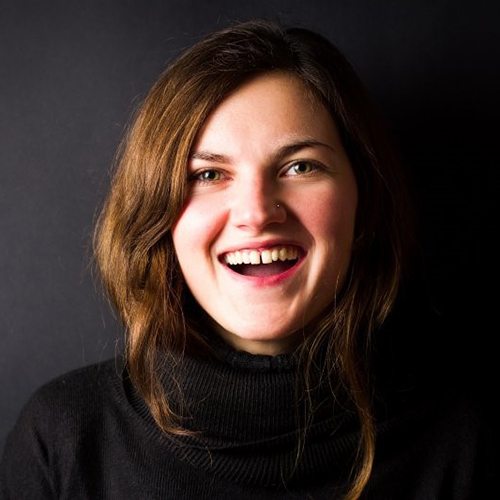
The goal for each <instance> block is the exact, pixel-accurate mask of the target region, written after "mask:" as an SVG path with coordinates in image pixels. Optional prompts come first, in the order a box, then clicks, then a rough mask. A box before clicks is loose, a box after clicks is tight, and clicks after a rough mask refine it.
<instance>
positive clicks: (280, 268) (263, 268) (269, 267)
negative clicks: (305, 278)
mask: <svg viewBox="0 0 500 500" xmlns="http://www.w3.org/2000/svg"><path fill="white" fill-rule="evenodd" d="M295 262H296V261H294V260H286V261H284V262H281V261H277V262H273V263H271V264H257V265H253V264H240V265H238V266H231V269H233V270H234V271H236V272H237V273H240V274H244V275H245V276H257V277H262V276H273V275H275V274H280V273H283V272H285V271H286V270H287V269H290V268H291V267H292V266H293V265H294V264H295Z"/></svg>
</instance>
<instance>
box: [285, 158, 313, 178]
mask: <svg viewBox="0 0 500 500" xmlns="http://www.w3.org/2000/svg"><path fill="white" fill-rule="evenodd" d="M318 168H319V167H318V165H316V164H315V163H313V162H310V161H296V162H295V163H292V164H291V165H290V166H289V167H288V168H287V169H286V171H285V175H293V176H295V175H306V174H310V173H311V172H314V171H315V170H318Z"/></svg>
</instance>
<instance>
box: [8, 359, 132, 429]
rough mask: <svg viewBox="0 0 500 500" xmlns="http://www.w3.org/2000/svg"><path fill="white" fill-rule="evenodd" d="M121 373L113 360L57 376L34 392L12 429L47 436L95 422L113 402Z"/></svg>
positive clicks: (117, 364)
mask: <svg viewBox="0 0 500 500" xmlns="http://www.w3.org/2000/svg"><path fill="white" fill-rule="evenodd" d="M121 373H122V368H121V362H120V361H118V360H114V359H113V360H108V361H104V362H101V363H97V364H93V365H90V366H86V367H83V368H79V369H76V370H73V371H70V372H68V373H65V374H63V375H60V376H58V377H57V378H55V379H53V380H51V381H50V382H48V383H46V384H44V385H43V386H41V387H40V388H39V389H38V390H36V391H35V393H34V394H33V395H32V397H31V398H30V400H29V401H28V402H27V404H26V405H25V406H24V408H23V409H22V411H21V414H20V416H19V419H18V422H17V424H16V428H19V427H21V428H24V429H25V430H27V429H28V428H30V429H32V430H35V431H36V432H37V434H40V435H46V436H50V435H57V434H58V433H59V432H60V431H62V430H63V429H65V428H68V427H71V428H72V430H75V426H84V425H85V424H86V423H88V422H89V421H91V420H97V419H99V418H100V416H101V415H102V413H103V411H105V409H106V407H107V406H109V405H112V404H113V401H115V400H116V399H117V394H118V392H117V389H119V388H120V386H121V383H120V382H121V377H122V375H121Z"/></svg>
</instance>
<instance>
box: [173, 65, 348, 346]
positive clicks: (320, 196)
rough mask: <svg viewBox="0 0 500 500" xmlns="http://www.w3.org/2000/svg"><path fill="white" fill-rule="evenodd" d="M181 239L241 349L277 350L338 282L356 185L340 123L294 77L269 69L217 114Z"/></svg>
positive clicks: (203, 134) (185, 259)
mask: <svg viewBox="0 0 500 500" xmlns="http://www.w3.org/2000/svg"><path fill="white" fill-rule="evenodd" d="M189 177H190V193H189V197H188V200H187V203H186V205H185V207H184V209H183V211H182V213H181V215H180V217H179V219H178V220H177V222H176V224H175V226H174V228H173V242H174V246H175V251H176V253H177V257H178V259H179V263H180V267H181V270H182V273H183V275H184V277H185V280H186V283H187V285H188V287H189V289H190V290H191V293H192V294H193V296H194V297H195V299H196V300H197V301H198V303H199V304H200V305H201V307H202V308H203V309H204V310H205V311H206V312H207V313H208V315H209V316H210V317H211V318H212V320H213V321H214V324H215V328H216V330H217V331H218V333H219V334H220V335H222V337H223V338H225V339H226V341H227V342H229V343H230V344H231V345H233V346H234V347H235V348H237V349H241V350H245V351H247V352H251V353H255V354H270V355H275V354H279V353H282V352H286V351H287V350H289V349H290V348H291V347H292V346H293V345H294V344H295V343H296V342H297V340H298V338H300V337H302V335H303V333H302V328H303V327H304V326H305V325H307V323H309V321H311V320H312V319H314V318H315V317H317V316H318V315H319V314H320V313H321V312H323V311H324V310H325V308H327V307H328V306H329V305H331V304H332V301H333V299H334V297H335V294H336V292H337V291H338V290H339V289H340V287H341V285H342V282H343V280H344V277H345V275H346V271H347V268H348V266H349V260H350V255H351V247H352V241H353V233H354V223H355V215H356V205H357V187H356V181H355V178H354V174H353V171H352V168H351V165H350V162H349V159H348V157H347V155H346V152H345V151H344V148H343V147H342V144H341V142H340V138H339V135H338V132H337V129H336V126H335V123H334V121H333V119H332V117H331V116H330V114H329V112H328V111H327V110H326V108H325V107H324V106H323V105H322V104H320V103H319V102H318V101H317V100H315V99H314V98H312V97H311V96H310V93H308V92H307V90H306V88H305V86H304V85H303V84H302V83H301V82H300V80H298V79H297V78H296V77H293V76H291V75H289V74H286V73H279V72H274V73H267V74H264V75H261V76H258V77H255V78H254V79H252V80H250V81H249V82H247V83H245V84H244V85H243V86H241V87H240V88H238V89H237V90H236V91H235V92H234V93H232V94H231V95H230V96H228V97H227V98H226V99H225V100H224V101H222V103H221V104H220V105H219V106H218V107H217V108H216V109H215V110H214V112H213V113H212V114H211V115H210V116H209V118H208V119H207V121H206V123H205V124H204V127H203V128H202V129H201V131H200V134H199V136H198V138H197V140H196V142H195V145H194V148H193V151H192V155H191V158H190V161H189Z"/></svg>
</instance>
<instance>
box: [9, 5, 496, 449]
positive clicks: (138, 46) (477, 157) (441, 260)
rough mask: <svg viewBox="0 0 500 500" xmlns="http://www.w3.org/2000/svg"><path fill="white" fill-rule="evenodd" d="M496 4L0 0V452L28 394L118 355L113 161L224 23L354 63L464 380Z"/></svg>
mask: <svg viewBox="0 0 500 500" xmlns="http://www.w3.org/2000/svg"><path fill="white" fill-rule="evenodd" d="M495 6H496V2H494V1H491V2H481V1H474V2H473V1H457V0H448V1H445V0H437V1H434V2H421V1H413V2H412V1H410V2H393V1H388V0H387V1H383V0H375V1H373V0H360V1H356V2H352V1H346V0H324V1H308V2H303V1H299V0H292V1H285V0H281V1H277V0H274V1H273V0H254V1H247V2H232V1H224V0H217V1H212V2H203V1H200V0H191V1H174V0H163V1H161V0H156V1H153V0H150V1H146V2H144V1H139V0H136V1H119V0H116V1H107V2H94V1H62V0H60V1H59V0H49V1H45V2H36V1H31V2H30V1H14V0H0V142H1V147H0V449H1V448H2V447H3V443H4V440H5V437H6V434H7V432H8V430H9V429H10V428H11V427H12V425H13V423H14V421H15V419H16V417H17V415H18V413H19V411H20V409H21V407H22V405H23V404H25V402H26V401H27V400H28V398H29V397H30V395H31V394H32V393H33V391H34V390H35V388H37V387H39V386H40V385H42V384H43V383H45V382H47V381H48V380H50V379H51V378H53V377H55V376H57V375H59V374H62V373H63V372H65V371H68V370H70V369H72V368H76V367H80V366H83V365H86V364H90V363H93V362H96V361H99V360H103V359H105V358H108V357H111V356H113V355H114V353H115V352H116V351H117V350H120V349H121V347H122V340H121V339H122V328H121V326H120V325H119V323H118V321H117V320H116V318H115V317H114V316H113V314H112V312H111V309H110V308H109V305H108V304H107V302H106V300H105V299H104V297H103V294H102V291H101V289H100V286H99V284H98V282H97V281H96V280H95V279H94V277H93V262H92V251H91V247H92V230H93V226H94V223H95V218H96V215H97V213H98V210H99V208H100V206H101V204H102V201H103V199H104V196H105V193H106V190H107V188H108V186H109V181H110V172H111V170H112V165H113V158H114V155H115V151H116V148H117V146H118V144H119V142H120V138H121V137H122V135H123V133H124V131H125V128H126V126H127V123H128V120H129V118H130V116H131V113H132V112H133V110H134V109H135V108H136V106H137V105H138V103H139V102H140V101H141V99H142V98H143V97H144V95H145V93H146V91H147V90H148V88H149V87H150V86H151V84H152V83H153V81H154V80H155V79H156V77H157V76H158V74H159V73H160V72H161V70H162V68H164V66H165V65H166V64H167V63H168V62H169V60H171V59H172V58H173V57H174V56H175V55H177V54H178V53H179V51H181V50H182V49H183V48H184V47H187V46H189V45H191V44H192V43H193V42H195V41H196V40H198V39H199V38H200V37H201V36H203V35H204V34H207V33H209V32H210V31H213V30H214V29H218V28H222V27H223V26H225V25H227V24H229V23H231V22H232V21H242V20H247V19H251V18H256V17H264V18H267V19H272V20H277V21H281V22H283V23H285V24H287V25H299V26H303V27H308V28H311V29H314V30H316V31H319V32H320V33H322V34H323V35H325V36H326V37H328V38H329V39H331V40H332V41H333V42H334V43H336V44H337V45H338V47H339V48H340V49H341V50H342V51H343V52H344V53H345V55H346V56H347V58H348V59H349V60H350V61H351V62H352V63H353V65H354V66H355V69H356V70H357V71H358V73H359V74H360V76H361V77H362V79H363V80H364V82H365V83H366V85H367V87H368V88H369V90H370V91H371V94H372V96H373V97H374V99H375V101H376V102H377V104H378V106H379V107H380V108H381V109H382V111H383V113H384V114H385V116H386V118H387V120H388V122H389V124H390V127H391V132H392V135H393V138H394V141H395V142H396V144H397V146H398V148H399V151H400V153H401V158H402V160H403V161H404V162H405V163H406V165H407V166H408V168H409V171H410V172H411V176H412V179H413V188H414V191H415V193H416V200H417V206H418V210H419V225H420V228H421V233H420V237H419V245H420V247H421V251H422V255H423V257H424V261H425V266H424V268H425V280H426V283H427V288H426V291H425V293H428V294H429V297H430V299H431V301H432V303H433V304H434V306H435V308H436V310H437V311H438V312H439V314H443V315H447V316H449V317H451V318H452V322H451V325H452V328H450V330H449V331H447V332H444V333H443V337H442V338H441V339H439V344H440V346H441V347H443V346H445V347H446V349H444V351H445V352H446V353H447V356H449V357H456V356H462V357H463V359H464V369H465V370H475V371H477V370H481V369H484V366H485V365H486V366H487V365H488V363H491V362H492V361H493V354H491V350H489V349H488V345H489V342H490V338H491V336H492V335H493V328H494V327H493V326H489V325H490V323H491V324H496V315H495V311H496V309H497V305H496V297H497V293H498V292H497V291H496V290H497V288H498V273H497V271H498V264H497V263H496V261H497V257H498V244H495V243H494V241H495V240H496V238H495V235H494V233H495V232H496V230H497V228H498V222H497V215H498V214H497V212H496V207H497V206H498V202H497V196H498V195H497V192H498V174H497V173H496V172H497V170H498V151H497V150H496V149H497V147H496V144H498V139H497V132H498V124H497V123H498V118H497V116H498V111H499V109H498V97H497V95H498V93H499V88H500V85H499V83H500V82H499V72H500V69H499V47H500V40H499V38H500V37H499V34H498V29H497V22H496V21H497V20H498V16H497V15H496V14H497V13H496V12H495ZM495 245H496V246H495ZM491 287H493V288H492V291H488V290H490V289H491ZM436 342H438V340H436ZM433 348H434V346H433V345H432V344H430V345H429V349H433ZM443 362H444V363H446V359H445V358H443ZM487 373H488V371H487V370H485V374H487Z"/></svg>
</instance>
